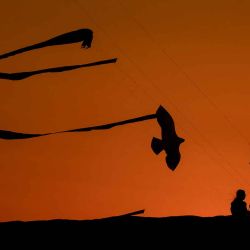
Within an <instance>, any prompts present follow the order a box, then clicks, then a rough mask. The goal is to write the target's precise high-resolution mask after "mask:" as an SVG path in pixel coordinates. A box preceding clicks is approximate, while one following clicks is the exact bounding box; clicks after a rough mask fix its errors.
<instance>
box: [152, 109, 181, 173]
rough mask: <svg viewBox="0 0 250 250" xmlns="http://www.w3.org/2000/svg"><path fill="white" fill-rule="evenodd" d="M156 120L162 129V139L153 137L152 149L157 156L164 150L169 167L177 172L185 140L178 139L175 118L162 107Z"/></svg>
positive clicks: (157, 113)
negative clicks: (181, 147) (181, 145)
mask: <svg viewBox="0 0 250 250" xmlns="http://www.w3.org/2000/svg"><path fill="white" fill-rule="evenodd" d="M156 119H157V122H158V123H159V125H160V127H161V136H162V139H161V140H160V139H158V138H155V137H153V139H152V141H151V148H152V150H153V151H154V153H155V154H157V155H158V154H159V153H160V152H161V151H163V150H164V151H165V152H166V154H167V156H166V163H167V165H168V167H169V168H170V169H171V170H175V168H176V167H177V166H178V164H179V162H180V159H181V154H180V150H179V148H180V144H181V143H183V142H184V141H185V140H184V139H183V138H180V137H178V135H177V134H176V131H175V125H174V120H173V118H172V117H171V115H170V114H169V113H168V112H167V110H166V109H164V108H163V107H162V106H160V107H159V108H158V110H157V111H156Z"/></svg>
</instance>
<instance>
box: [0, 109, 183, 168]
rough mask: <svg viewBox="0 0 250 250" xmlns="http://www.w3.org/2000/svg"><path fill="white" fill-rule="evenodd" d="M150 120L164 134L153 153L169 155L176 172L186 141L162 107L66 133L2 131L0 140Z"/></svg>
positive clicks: (156, 142)
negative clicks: (130, 117) (182, 146)
mask: <svg viewBox="0 0 250 250" xmlns="http://www.w3.org/2000/svg"><path fill="white" fill-rule="evenodd" d="M150 119H157V122H158V124H159V125H160V127H161V134H162V139H161V140H160V139H158V138H155V137H153V139H152V141H151V148H152V150H153V152H154V153H155V154H157V155H158V154H159V153H160V152H161V151H163V150H164V151H165V152H166V154H167V156H166V163H167V166H168V167H169V168H170V169H171V170H175V169H176V167H177V165H178V164H179V162H180V158H181V154H180V150H179V147H180V144H181V143H183V142H184V141H185V140H184V139H183V138H180V137H178V136H177V134H176V131H175V125H174V121H173V118H172V117H171V115H170V114H169V113H168V112H167V110H166V109H164V108H163V107H162V106H160V107H159V108H158V109H157V111H156V113H155V114H150V115H144V116H140V117H136V118H132V119H128V120H123V121H119V122H114V123H108V124H104V125H98V126H91V127H85V128H77V129H71V130H64V131H59V132H51V133H44V134H26V133H19V132H14V131H8V130H0V139H5V140H18V139H30V138H34V137H40V136H47V135H52V134H59V133H72V132H89V131H93V130H106V129H111V128H113V127H116V126H122V125H126V124H129V123H135V122H141V121H145V120H150Z"/></svg>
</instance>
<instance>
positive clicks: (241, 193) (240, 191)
mask: <svg viewBox="0 0 250 250" xmlns="http://www.w3.org/2000/svg"><path fill="white" fill-rule="evenodd" d="M236 197H237V198H238V199H240V200H244V199H245V198H246V192H245V190H243V189H238V190H237V192H236Z"/></svg>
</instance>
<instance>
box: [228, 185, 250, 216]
mask: <svg viewBox="0 0 250 250" xmlns="http://www.w3.org/2000/svg"><path fill="white" fill-rule="evenodd" d="M245 198H246V193H245V191H244V190H243V189H238V190H237V192H236V197H235V198H234V200H233V201H232V202H231V214H232V215H233V216H236V217H245V216H249V215H250V211H249V210H248V209H247V203H246V202H245V201H244V200H245Z"/></svg>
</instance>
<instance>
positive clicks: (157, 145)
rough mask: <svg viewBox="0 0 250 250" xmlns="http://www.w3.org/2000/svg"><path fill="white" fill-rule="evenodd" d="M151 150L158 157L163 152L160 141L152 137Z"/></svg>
mask: <svg viewBox="0 0 250 250" xmlns="http://www.w3.org/2000/svg"><path fill="white" fill-rule="evenodd" d="M151 148H152V150H153V151H154V153H155V154H156V155H158V154H159V153H160V152H161V151H162V150H163V143H162V140H160V139H158V138H155V137H153V139H152V141H151Z"/></svg>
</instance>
